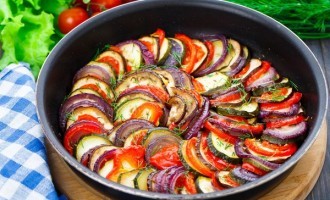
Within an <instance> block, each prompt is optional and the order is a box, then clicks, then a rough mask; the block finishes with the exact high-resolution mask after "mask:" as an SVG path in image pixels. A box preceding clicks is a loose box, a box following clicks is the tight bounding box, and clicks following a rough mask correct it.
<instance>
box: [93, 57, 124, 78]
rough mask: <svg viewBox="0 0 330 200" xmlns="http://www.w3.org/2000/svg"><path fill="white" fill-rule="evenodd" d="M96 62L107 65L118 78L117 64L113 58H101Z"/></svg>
mask: <svg viewBox="0 0 330 200" xmlns="http://www.w3.org/2000/svg"><path fill="white" fill-rule="evenodd" d="M96 61H97V62H103V63H107V64H108V65H110V66H111V67H112V68H113V70H114V71H115V73H116V75H117V76H118V75H119V73H120V69H119V63H118V61H117V60H116V59H114V58H113V57H110V56H106V57H105V56H104V57H101V58H99V59H97V60H96Z"/></svg>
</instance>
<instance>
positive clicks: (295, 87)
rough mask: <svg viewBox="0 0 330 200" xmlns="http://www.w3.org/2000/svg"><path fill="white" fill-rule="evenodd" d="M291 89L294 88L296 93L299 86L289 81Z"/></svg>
mask: <svg viewBox="0 0 330 200" xmlns="http://www.w3.org/2000/svg"><path fill="white" fill-rule="evenodd" d="M289 82H290V85H291V87H293V88H294V89H295V90H296V91H298V86H297V85H296V84H295V83H294V82H293V81H291V80H289Z"/></svg>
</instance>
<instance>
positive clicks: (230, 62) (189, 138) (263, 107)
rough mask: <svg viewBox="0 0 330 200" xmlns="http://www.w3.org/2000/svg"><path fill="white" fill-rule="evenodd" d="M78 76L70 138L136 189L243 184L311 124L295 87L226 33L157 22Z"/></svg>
mask: <svg viewBox="0 0 330 200" xmlns="http://www.w3.org/2000/svg"><path fill="white" fill-rule="evenodd" d="M73 83H74V84H73V88H72V91H71V93H70V94H69V95H68V97H67V98H66V99H65V101H64V102H63V104H62V105H61V108H60V111H59V112H60V118H59V122H60V128H61V130H62V133H63V145H64V147H65V148H66V150H67V151H68V152H69V153H70V154H72V155H73V156H74V157H75V158H76V159H77V160H78V161H79V162H80V163H82V164H83V165H85V166H86V167H88V168H89V169H90V170H92V171H94V172H95V173H98V174H99V175H100V176H103V177H105V178H107V179H109V180H111V181H114V182H117V183H120V184H123V185H126V186H128V187H132V188H136V189H141V190H148V191H153V192H160V193H171V194H196V193H207V192H214V191H219V190H224V189H226V188H232V187H238V186H240V185H242V184H245V183H248V182H251V181H254V180H256V179H258V178H259V177H261V176H263V175H265V174H267V173H269V172H271V171H273V170H275V169H277V168H278V167H279V166H281V164H282V163H283V162H285V161H286V160H287V159H288V158H290V157H291V156H292V155H293V154H294V153H295V152H296V150H297V148H298V146H299V143H300V142H301V141H302V140H303V138H304V136H305V134H306V132H307V118H306V117H305V115H304V111H303V109H302V106H301V104H300V100H301V98H302V93H300V92H298V91H297V88H296V86H295V85H294V84H292V82H290V80H289V79H288V78H286V77H281V76H280V75H279V74H278V73H277V71H276V69H275V68H274V67H273V66H272V64H271V63H269V62H267V61H262V60H260V59H258V58H253V57H251V54H250V51H249V49H248V47H246V46H244V45H243V44H240V43H239V42H238V41H237V40H235V39H232V38H226V37H225V36H223V35H207V36H203V38H199V39H193V38H191V37H189V36H187V35H185V34H182V33H177V34H175V36H174V37H166V35H165V32H164V31H163V30H162V29H157V30H156V32H154V33H152V34H151V35H146V36H143V37H141V38H139V39H137V40H129V41H125V42H122V43H119V44H116V45H111V46H107V48H106V50H105V51H103V52H101V53H100V54H99V55H97V56H96V57H95V58H94V59H93V61H91V62H90V63H88V64H87V65H86V66H84V67H82V68H81V69H80V70H79V71H78V72H77V73H76V74H75V76H74V79H73Z"/></svg>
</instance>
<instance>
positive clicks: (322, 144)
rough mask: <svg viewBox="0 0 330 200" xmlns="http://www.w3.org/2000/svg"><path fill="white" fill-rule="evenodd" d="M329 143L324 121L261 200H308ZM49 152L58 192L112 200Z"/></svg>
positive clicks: (76, 196) (88, 198) (47, 145)
mask: <svg viewBox="0 0 330 200" xmlns="http://www.w3.org/2000/svg"><path fill="white" fill-rule="evenodd" d="M326 142H327V124H326V122H325V121H324V123H323V125H322V127H321V130H320V134H319V136H318V138H317V139H316V141H315V142H314V144H313V145H312V147H311V148H310V149H309V150H308V152H307V153H306V154H305V155H304V157H302V159H301V160H300V161H299V162H298V163H297V165H296V166H295V167H294V169H293V170H292V172H291V173H290V174H289V175H288V177H286V178H285V179H284V180H283V181H282V183H281V184H279V185H278V186H277V187H276V188H274V189H273V190H272V191H270V192H269V193H267V194H266V195H264V196H263V197H261V198H260V200H277V199H279V200H285V199H290V200H292V199H305V198H306V197H307V195H308V194H309V192H310V191H311V190H312V188H313V187H314V185H315V183H316V181H317V179H318V177H319V175H320V173H321V169H322V167H323V163H324V159H325V153H326ZM46 148H47V151H48V159H49V165H50V170H51V174H52V177H53V182H54V184H55V187H56V188H57V189H58V191H59V192H61V193H63V194H65V195H66V196H67V197H68V198H69V199H72V200H76V199H77V200H84V199H86V200H94V199H109V200H111V197H105V196H104V195H102V194H100V193H99V192H98V191H96V190H94V189H93V188H91V187H90V186H88V185H87V184H86V183H84V182H83V181H81V180H80V178H79V177H78V176H77V175H76V174H74V172H73V171H72V170H71V168H70V167H69V166H68V165H67V164H66V163H65V162H64V160H63V159H62V158H61V157H60V156H59V155H58V154H57V152H56V151H55V150H54V149H53V148H52V147H51V145H50V144H49V143H48V142H46ZM63 183H64V184H63Z"/></svg>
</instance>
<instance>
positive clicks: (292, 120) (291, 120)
mask: <svg viewBox="0 0 330 200" xmlns="http://www.w3.org/2000/svg"><path fill="white" fill-rule="evenodd" d="M304 120H305V117H304V116H303V115H295V116H293V117H288V118H281V120H277V121H270V122H267V123H266V127H267V128H280V127H282V126H290V125H294V124H299V123H300V122H303V121H304Z"/></svg>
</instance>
